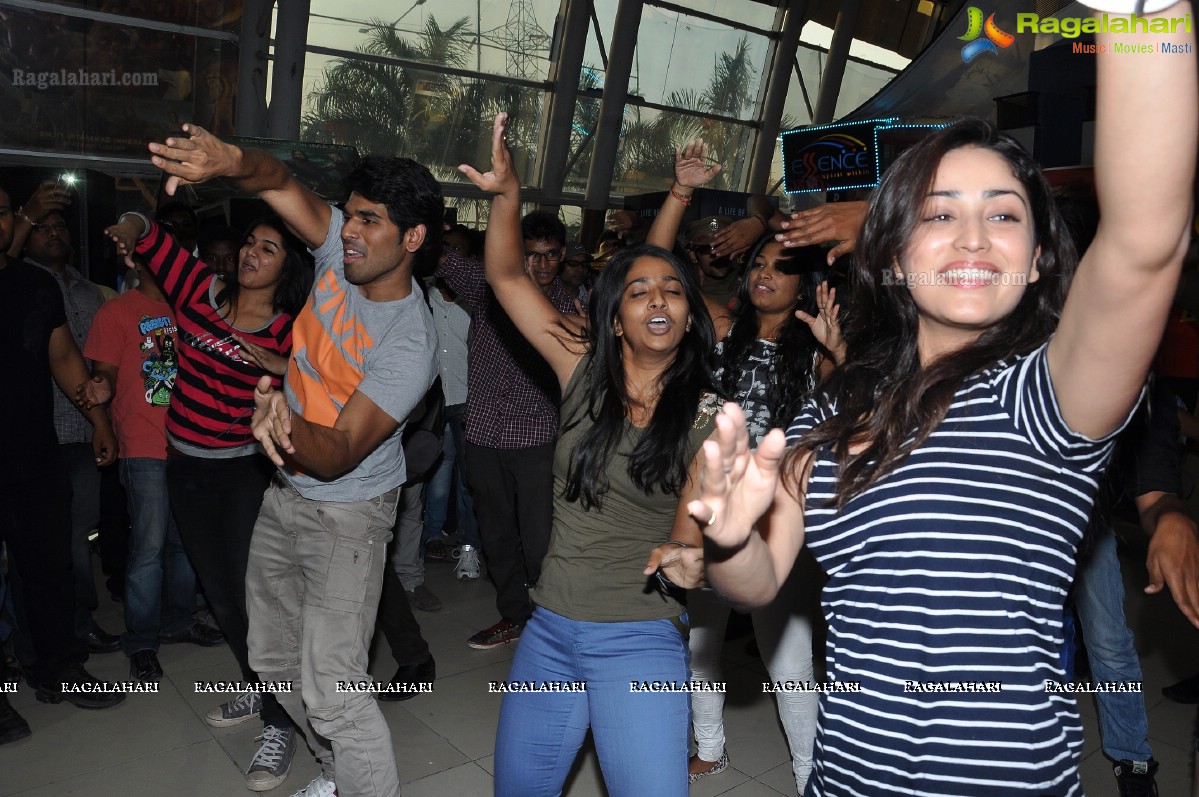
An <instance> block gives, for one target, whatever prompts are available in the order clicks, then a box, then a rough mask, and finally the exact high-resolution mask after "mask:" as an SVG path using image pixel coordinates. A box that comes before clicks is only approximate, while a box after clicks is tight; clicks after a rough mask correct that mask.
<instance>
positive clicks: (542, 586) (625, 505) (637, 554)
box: [532, 357, 720, 622]
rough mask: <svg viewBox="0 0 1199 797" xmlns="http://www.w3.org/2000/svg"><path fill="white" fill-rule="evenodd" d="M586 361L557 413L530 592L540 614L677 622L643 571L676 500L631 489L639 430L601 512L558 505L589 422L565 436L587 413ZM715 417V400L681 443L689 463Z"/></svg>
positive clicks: (709, 399)
mask: <svg viewBox="0 0 1199 797" xmlns="http://www.w3.org/2000/svg"><path fill="white" fill-rule="evenodd" d="M589 369H590V358H588V357H584V358H583V359H582V360H581V361H580V362H579V365H578V366H576V367H575V372H574V374H572V375H571V378H570V383H569V384H568V385H567V387H566V390H565V391H564V393H565V398H564V399H563V401H562V409H561V412H560V413H559V417H560V419H561V420H560V432H559V437H558V444H557V446H556V448H555V449H554V526H553V531H552V533H551V535H550V544H549V551H548V552H547V553H546V555H545V559H544V561H543V562H542V565H541V578H540V579H539V580H538V583H537V587H536V588H535V589H534V590H533V591H532V597H533V601H534V602H535V603H537V605H539V606H544V607H545V608H546V609H549V610H550V611H552V612H554V613H555V614H560V615H562V616H563V617H568V618H570V619H572V620H583V621H588V622H635V621H642V620H663V619H668V618H671V617H677V616H678V615H680V614H682V613H683V611H684V608H683V606H682V604H680V603H679V602H678V601H677V600H675V599H674V598H672V597H669V596H668V595H666V594H664V593H663V592H662V591H661V590H660V589H659V588H658V586H657V579H656V578H653V577H652V576H651V577H649V578H646V576H644V575H642V573H641V571H642V570H643V569H644V568H645V562H646V560H647V559H649V555H650V552H651V551H652V550H653V549H654V548H656V547H657V546H658V545H660V544H662V543H663V542H665V541H666V540H667V539H669V537H670V530H671V527H672V526H673V525H674V516H675V510H676V508H677V507H678V503H679V499H678V497H677V496H674V495H669V494H665V493H662V492H660V491H658V490H656V489H655V490H653V491H652V492H651V493H650V494H649V495H647V494H646V493H645V492H644V491H643V490H641V489H640V488H639V487H637V486H636V485H635V484H633V482H632V480H631V479H630V478H629V473H628V458H629V454H630V453H631V452H632V451H633V448H634V447H635V446H636V445H637V441H638V440H639V439H640V437H641V435H642V433H643V430H641V429H638V428H637V427H636V426H634V425H633V424H632V423H631V422H629V421H628V420H626V421H625V434H624V437H623V438H622V439H621V441H620V443H619V444H618V445H617V448H616V452H615V453H614V454H613V456H612V460H611V462H610V463H609V465H608V484H609V487H608V491H607V492H606V493H604V494H603V495H602V496H601V502H602V505H601V507H599V508H596V507H594V506H593V507H591V508H590V509H588V510H584V509H583V507H582V504H581V503H580V502H578V501H567V500H566V499H565V498H563V497H562V490H563V487H564V486H565V484H566V474H567V471H568V469H569V466H570V462H571V457H572V456H573V454H574V448H575V446H576V445H577V444H578V442H579V440H580V439H581V438H582V436H583V433H584V432H585V431H586V424H587V422H586V421H584V422H583V423H581V424H579V425H577V426H575V427H574V428H573V429H569V430H568V429H567V425H568V423H569V422H570V420H571V419H573V418H575V417H576V416H578V415H582V414H583V413H584V412H585V411H586V404H587V391H586V389H585V382H586V374H587V372H588V371H589ZM719 409H720V402H719V401H718V400H717V398H716V397H715V396H712V395H705V396H704V398H703V399H702V400H701V401H700V409H699V411H698V412H697V413H696V419H695V423H694V424H693V425H692V429H691V431H690V434H689V435H688V439H687V455H688V461H690V460H691V459H693V458H694V457H695V454H696V452H698V451H699V448H700V446H701V445H702V444H703V442H704V440H706V439H707V437H708V436H709V435H710V434H711V433H712V429H713V428H714V425H713V423H712V418H713V416H714V415H715V414H716V412H717V411H718V410H719Z"/></svg>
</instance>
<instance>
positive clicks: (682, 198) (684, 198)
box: [670, 185, 691, 205]
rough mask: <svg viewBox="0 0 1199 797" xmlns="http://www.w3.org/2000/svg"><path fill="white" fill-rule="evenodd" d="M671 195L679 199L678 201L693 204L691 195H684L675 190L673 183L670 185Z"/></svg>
mask: <svg viewBox="0 0 1199 797" xmlns="http://www.w3.org/2000/svg"><path fill="white" fill-rule="evenodd" d="M670 195H671V196H672V197H674V198H675V199H677V200H678V201H680V202H682V203H683V204H684V205H690V204H691V197H690V196H683V195H682V194H680V193H679V192H678V191H676V190H674V186H673V185H672V186H671V187H670Z"/></svg>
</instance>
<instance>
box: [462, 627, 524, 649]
mask: <svg viewBox="0 0 1199 797" xmlns="http://www.w3.org/2000/svg"><path fill="white" fill-rule="evenodd" d="M524 629H525V624H524V623H510V622H508V621H507V620H500V621H499V622H498V623H496V624H495V625H493V626H491V627H490V628H484V629H483V630H482V631H480V632H479V633H477V634H475V635H474V636H472V637H471V638H470V639H468V640H466V644H468V645H470V646H471V647H472V648H474V649H475V650H489V649H491V648H498V647H499V646H500V645H507V644H508V643H509V642H515V641H516V640H518V639H520V632H521V631H523V630H524Z"/></svg>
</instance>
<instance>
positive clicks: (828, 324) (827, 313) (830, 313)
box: [795, 280, 845, 364]
mask: <svg viewBox="0 0 1199 797" xmlns="http://www.w3.org/2000/svg"><path fill="white" fill-rule="evenodd" d="M816 309H817V315H815V316H810V315H808V314H807V313H805V312H804V311H803V310H796V311H795V317H796V318H798V319H799V320H800V321H803V322H804V323H805V324H807V325H808V326H809V327H811V329H812V334H813V335H814V336H815V337H816V340H817V342H819V343H820V345H821V346H823V347H824V348H825V349H826V350H828V351H829V353H831V354H832V355H833V359H834V360H835V361H836V362H837V363H838V364H839V363H841V361H843V360H844V359H845V340H844V338H842V337H841V318H840V317H841V306H840V305H839V304H837V289H836V288H829V286H828V281H827V280H826V281H824V282H822V283H820V287H818V288H817V289H816Z"/></svg>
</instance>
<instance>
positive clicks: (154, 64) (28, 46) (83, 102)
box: [0, 8, 237, 158]
mask: <svg viewBox="0 0 1199 797" xmlns="http://www.w3.org/2000/svg"><path fill="white" fill-rule="evenodd" d="M5 21H6V23H7V30H8V32H9V33H10V34H11V35H10V36H5V37H0V71H3V72H4V74H5V75H6V76H11V80H5V81H0V107H3V108H5V109H6V111H5V113H2V114H0V140H3V141H5V142H7V143H8V145H9V146H16V147H30V148H33V149H41V150H56V151H65V152H86V153H93V154H110V155H129V156H133V157H137V158H144V157H146V155H147V153H146V140H147V138H149V137H151V136H155V137H158V136H163V135H165V134H167V133H169V132H173V131H177V130H179V129H180V127H181V126H182V125H183V123H184V122H195V123H197V124H199V125H201V126H203V127H205V128H207V129H209V130H212V131H214V132H216V133H218V134H230V133H232V132H233V107H234V96H235V92H236V89H237V48H236V47H234V46H233V45H232V44H230V43H229V42H222V41H219V40H216V39H208V38H197V37H195V36H189V35H185V34H181V33H168V32H165V31H159V30H152V29H149V28H137V27H133V26H129V25H118V24H111V23H106V22H96V21H93V20H89V19H81V18H78V17H71V16H66V15H62V14H53V13H46V12H42V11H28V10H20V9H15V8H10V9H6V11H5Z"/></svg>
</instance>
